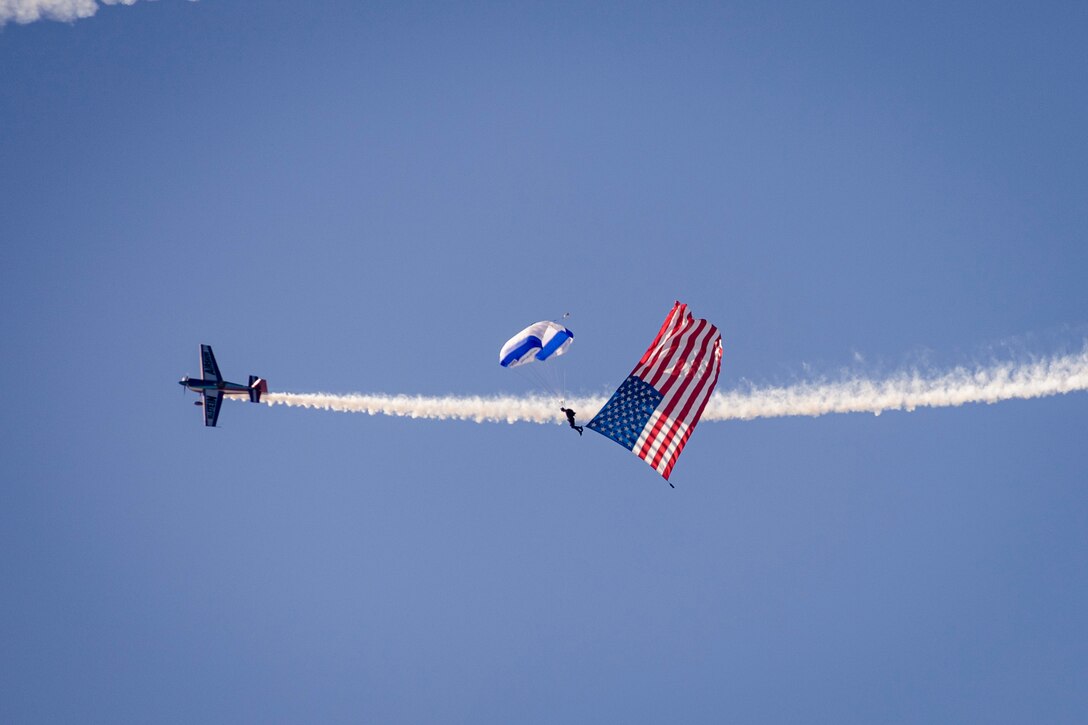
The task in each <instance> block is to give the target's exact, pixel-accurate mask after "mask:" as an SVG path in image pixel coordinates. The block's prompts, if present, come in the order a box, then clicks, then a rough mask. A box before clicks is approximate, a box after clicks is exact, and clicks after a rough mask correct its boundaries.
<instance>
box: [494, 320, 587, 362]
mask: <svg viewBox="0 0 1088 725" xmlns="http://www.w3.org/2000/svg"><path fill="white" fill-rule="evenodd" d="M573 341H574V333H573V332H571V331H570V330H568V329H567V328H565V327H563V326H562V325H560V324H559V323H558V322H550V321H547V320H542V321H541V322H535V323H533V324H532V325H529V326H528V327H526V328H525V329H524V330H522V331H521V332H519V333H518V334H516V335H514V336H513V337H511V338H510V339H509V340H507V341H506V344H505V345H503V346H502V350H500V351H499V365H502V366H503V367H504V368H513V367H517V366H518V365H525V364H526V363H531V362H541V361H544V360H547V359H548V358H552V357H559V356H560V355H562V354H563V353H565V352H566V351H567V348H568V347H570V344H571V342H573Z"/></svg>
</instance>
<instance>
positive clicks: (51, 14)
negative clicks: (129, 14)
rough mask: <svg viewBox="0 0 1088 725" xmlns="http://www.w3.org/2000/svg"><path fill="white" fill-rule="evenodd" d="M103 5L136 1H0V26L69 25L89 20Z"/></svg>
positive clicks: (127, 3)
mask: <svg viewBox="0 0 1088 725" xmlns="http://www.w3.org/2000/svg"><path fill="white" fill-rule="evenodd" d="M98 2H101V3H102V4H103V5H132V4H133V3H135V2H136V0H97V1H96V0H0V26H3V25H4V23H6V22H8V21H9V20H14V21H15V22H16V23H19V24H24V23H32V22H34V21H36V20H42V19H47V20H60V21H62V22H66V23H70V22H72V21H73V20H78V19H80V18H89V17H91V16H92V15H94V14H95V13H96V12H98V7H99V6H98Z"/></svg>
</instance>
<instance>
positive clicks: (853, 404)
mask: <svg viewBox="0 0 1088 725" xmlns="http://www.w3.org/2000/svg"><path fill="white" fill-rule="evenodd" d="M1078 390H1088V348H1086V349H1085V350H1084V351H1082V352H1081V353H1079V354H1075V355H1065V356H1060V357H1052V358H1045V359H1041V360H1036V361H1034V362H1030V363H1004V364H995V365H991V366H990V367H983V368H975V369H967V368H956V369H954V370H952V371H950V372H946V373H943V374H939V375H929V376H926V375H922V374H920V373H901V374H898V375H894V376H892V377H890V378H886V379H883V380H870V379H864V378H855V379H851V380H844V381H838V382H816V383H799V384H796V385H791V386H788V387H750V388H747V389H745V390H731V391H727V392H719V393H715V394H714V395H713V396H712V397H711V399H710V401H709V402H708V404H707V407H706V411H705V412H704V413H703V418H702V419H703V420H718V421H721V420H751V419H753V418H779V417H784V416H818V415H826V414H828V413H873V414H876V415H879V414H881V413H883V412H884V411H888V410H905V411H912V410H915V409H917V408H944V407H954V406H959V405H963V404H965V403H997V402H1000V401H1002V400H1014V399H1027V398H1041V397H1045V396H1049V395H1060V394H1063V393H1070V392H1074V391H1078ZM263 400H264V402H267V403H268V404H269V405H287V406H299V407H303V408H319V409H322V410H335V411H341V412H349V413H369V414H370V415H379V414H380V415H395V416H404V417H409V418H430V419H436V420H470V421H474V422H477V423H484V422H507V423H519V422H524V423H562V422H565V420H566V419H565V417H564V416H563V414H562V413H561V412H559V410H558V406H557V405H556V404H555V401H554V400H553V399H550V398H541V397H510V396H505V397H458V396H444V397H424V396H408V395H363V394H358V393H357V394H352V395H333V394H328V393H268V394H266V395H265V396H264V398H263ZM605 402H606V398H604V397H585V398H578V399H574V398H571V399H568V400H567V404H568V406H569V407H571V408H574V409H575V410H577V411H578V412H579V417H580V418H581V419H583V420H588V419H589V418H590V417H591V412H596V411H597V410H600V409H601V407H602V406H603V405H604V404H605Z"/></svg>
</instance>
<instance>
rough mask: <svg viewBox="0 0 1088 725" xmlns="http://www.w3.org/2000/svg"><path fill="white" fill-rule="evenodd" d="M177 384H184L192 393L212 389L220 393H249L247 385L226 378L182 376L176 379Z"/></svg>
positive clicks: (202, 392)
mask: <svg viewBox="0 0 1088 725" xmlns="http://www.w3.org/2000/svg"><path fill="white" fill-rule="evenodd" d="M178 385H184V386H185V387H186V388H188V389H189V390H192V391H193V392H194V393H200V394H201V395H203V394H204V393H208V392H211V391H213V390H217V391H219V394H220V395H249V386H248V385H239V384H238V383H232V382H228V381H226V380H204V379H203V378H182V379H181V380H179V381H178Z"/></svg>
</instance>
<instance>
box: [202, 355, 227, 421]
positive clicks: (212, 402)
mask: <svg viewBox="0 0 1088 725" xmlns="http://www.w3.org/2000/svg"><path fill="white" fill-rule="evenodd" d="M213 362H214V361H213ZM221 405H223V396H222V395H220V394H219V391H218V390H217V391H215V392H214V393H205V394H204V425H206V426H209V427H212V428H214V427H215V422H216V421H217V420H219V407H220V406H221Z"/></svg>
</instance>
